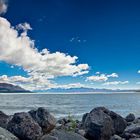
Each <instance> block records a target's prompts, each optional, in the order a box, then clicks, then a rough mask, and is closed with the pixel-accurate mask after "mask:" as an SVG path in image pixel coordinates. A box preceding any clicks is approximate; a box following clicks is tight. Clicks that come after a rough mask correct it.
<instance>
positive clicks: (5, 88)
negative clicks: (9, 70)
mask: <svg viewBox="0 0 140 140" xmlns="http://www.w3.org/2000/svg"><path fill="white" fill-rule="evenodd" d="M23 92H30V91H29V90H25V89H23V88H21V87H19V86H15V85H12V84H8V83H0V93H23Z"/></svg>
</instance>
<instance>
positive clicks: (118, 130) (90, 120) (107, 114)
mask: <svg viewBox="0 0 140 140" xmlns="http://www.w3.org/2000/svg"><path fill="white" fill-rule="evenodd" d="M82 124H83V128H84V129H85V131H86V135H87V138H89V139H92V140H93V139H96V140H98V139H99V140H108V139H109V138H110V137H111V135H112V134H114V133H115V134H118V135H120V134H122V133H123V131H124V129H125V128H126V126H127V122H126V120H125V119H124V118H123V117H121V116H120V115H118V114H117V113H115V112H113V111H110V110H108V109H106V108H105V107H97V108H94V109H93V110H92V111H91V112H90V113H87V114H85V115H84V116H83V119H82Z"/></svg>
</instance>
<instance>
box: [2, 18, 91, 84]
mask: <svg viewBox="0 0 140 140" xmlns="http://www.w3.org/2000/svg"><path fill="white" fill-rule="evenodd" d="M31 29H32V28H31V26H30V25H29V24H28V23H24V24H19V25H18V26H16V27H12V26H11V24H10V22H9V21H8V20H7V19H5V18H2V17H0V42H1V43H0V61H4V62H7V63H9V64H11V65H15V66H21V67H23V69H24V70H25V71H26V72H27V73H28V75H29V77H30V79H26V78H25V79H22V80H25V81H26V80H31V79H32V78H33V79H34V78H36V79H37V78H38V79H40V80H41V83H43V82H44V83H45V82H46V80H45V81H44V78H43V77H45V79H47V80H48V79H52V78H55V77H59V76H78V75H83V74H86V73H88V69H89V66H88V64H77V59H78V57H77V56H70V55H67V54H65V53H61V52H54V53H51V52H49V51H48V49H43V50H42V51H40V52H39V51H38V50H37V49H36V47H35V43H34V41H33V40H31V39H30V37H29V36H28V35H27V31H28V30H31ZM18 30H23V32H21V33H19V32H18ZM12 78H15V77H12ZM16 78H17V77H16ZM18 78H21V77H18ZM45 86H46V84H45Z"/></svg>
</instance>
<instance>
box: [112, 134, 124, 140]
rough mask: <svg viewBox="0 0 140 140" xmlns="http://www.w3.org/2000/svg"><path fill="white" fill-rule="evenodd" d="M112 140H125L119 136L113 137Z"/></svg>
mask: <svg viewBox="0 0 140 140" xmlns="http://www.w3.org/2000/svg"><path fill="white" fill-rule="evenodd" d="M110 140H123V138H121V137H120V136H118V135H114V136H112V137H111V139H110Z"/></svg>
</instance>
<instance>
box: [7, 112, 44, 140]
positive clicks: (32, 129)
mask: <svg viewBox="0 0 140 140" xmlns="http://www.w3.org/2000/svg"><path fill="white" fill-rule="evenodd" d="M7 128H8V130H9V131H10V132H11V133H13V134H14V135H15V136H17V137H18V138H19V139H20V140H38V139H39V138H40V137H41V136H42V129H41V127H40V126H39V125H38V124H37V123H36V122H35V121H34V120H33V119H32V117H31V116H30V115H29V113H24V112H23V113H15V114H14V116H13V118H12V120H11V121H10V122H9V123H8V126H7Z"/></svg>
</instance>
